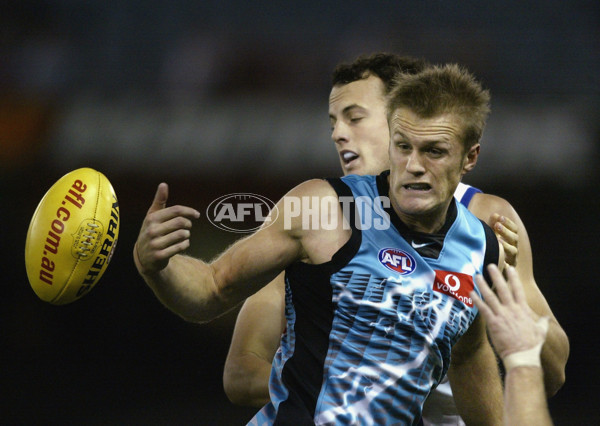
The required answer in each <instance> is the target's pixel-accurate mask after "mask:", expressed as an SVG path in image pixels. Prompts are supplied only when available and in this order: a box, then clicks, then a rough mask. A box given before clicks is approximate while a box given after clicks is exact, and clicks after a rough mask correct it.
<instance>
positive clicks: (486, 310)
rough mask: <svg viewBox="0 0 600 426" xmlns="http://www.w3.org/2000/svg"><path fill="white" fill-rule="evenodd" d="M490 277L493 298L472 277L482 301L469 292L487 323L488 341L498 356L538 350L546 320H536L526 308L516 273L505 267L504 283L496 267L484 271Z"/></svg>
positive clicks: (483, 283) (482, 283) (479, 280)
mask: <svg viewBox="0 0 600 426" xmlns="http://www.w3.org/2000/svg"><path fill="white" fill-rule="evenodd" d="M488 271H489V273H490V277H491V278H492V281H493V283H494V285H495V287H496V293H497V296H496V294H494V292H493V291H492V290H491V289H490V287H489V286H488V285H487V283H486V281H485V279H484V278H483V277H482V276H481V275H478V276H476V278H475V279H476V281H477V285H478V286H479V289H480V291H481V295H482V296H483V300H482V299H481V298H480V297H478V296H477V293H476V292H474V291H473V292H471V297H472V298H473V302H474V303H475V305H476V306H477V308H478V309H479V311H480V312H481V314H482V315H483V318H484V319H485V321H486V322H487V326H488V330H489V333H490V339H491V341H492V344H493V345H494V348H495V349H496V351H497V353H498V355H499V356H500V357H501V358H502V359H504V358H505V357H506V356H507V355H510V354H512V353H516V352H522V351H527V350H530V349H532V348H535V347H536V346H540V347H541V345H542V344H543V342H544V341H545V339H546V332H547V330H548V318H547V317H539V316H538V315H536V314H535V312H533V311H532V310H531V308H530V307H529V305H527V300H526V298H525V293H524V291H523V285H522V284H521V281H520V279H519V276H518V274H517V272H516V270H515V269H514V268H513V267H508V268H507V270H506V274H507V277H508V282H507V281H506V280H505V279H504V277H503V276H502V273H501V272H500V271H499V270H498V267H497V266H496V265H490V266H489V267H488Z"/></svg>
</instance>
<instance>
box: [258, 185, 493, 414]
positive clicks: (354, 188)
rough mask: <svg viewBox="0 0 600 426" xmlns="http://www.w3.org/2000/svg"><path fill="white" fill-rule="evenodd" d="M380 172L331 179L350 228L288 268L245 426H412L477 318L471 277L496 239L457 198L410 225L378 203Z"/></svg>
mask: <svg viewBox="0 0 600 426" xmlns="http://www.w3.org/2000/svg"><path fill="white" fill-rule="evenodd" d="M387 177H388V174H387V173H383V174H381V175H379V176H346V177H344V178H341V179H335V180H330V183H331V184H332V186H333V187H334V189H335V190H336V192H337V193H338V197H339V198H340V202H341V204H342V201H347V200H348V199H352V200H353V206H352V208H349V209H346V210H347V211H348V213H349V214H348V216H347V218H348V220H349V222H350V224H351V226H352V235H351V237H350V239H349V240H348V242H347V243H346V244H345V245H344V246H343V247H342V248H341V249H340V250H338V252H336V253H335V254H334V256H333V257H332V259H331V261H329V262H326V263H323V264H319V265H311V264H306V263H301V262H298V263H295V264H293V265H291V266H290V267H289V268H288V269H287V270H286V317H287V329H286V332H285V334H284V336H283V338H282V341H281V346H280V349H279V350H278V352H277V354H276V356H275V359H274V361H273V369H272V372H271V383H270V392H271V401H272V402H271V403H269V404H267V405H266V406H265V407H264V408H263V409H262V410H261V411H260V412H259V413H257V415H256V416H255V417H254V418H253V419H252V420H251V422H250V424H253V425H271V424H276V425H279V424H281V425H285V424H289V425H303V424H330V425H333V424H335V425H341V424H343V425H345V424H348V425H350V424H352V425H357V424H359V425H375V424H376V425H380V424H406V425H410V424H416V423H417V422H418V421H419V419H420V417H421V408H422V405H423V402H424V400H425V398H426V397H427V395H428V394H429V392H430V391H431V389H432V388H434V387H435V386H437V384H438V383H439V382H440V381H441V380H442V378H443V377H444V375H445V374H446V371H447V369H448V366H449V364H450V353H451V348H452V346H453V345H454V344H455V343H456V341H457V340H458V339H459V338H460V337H461V336H462V335H463V334H464V333H465V331H466V330H467V329H468V327H469V326H470V324H471V323H472V322H473V320H474V319H475V317H476V315H477V309H476V307H475V306H474V305H473V302H472V300H471V298H470V297H469V293H470V291H471V290H473V289H475V290H476V291H477V292H479V290H478V289H477V287H476V286H475V285H474V280H473V277H474V275H475V274H478V273H483V272H484V265H486V264H487V263H491V262H497V260H498V243H497V240H496V238H495V236H494V234H493V232H492V231H491V229H489V228H488V227H487V226H486V225H484V224H482V222H481V221H479V219H477V218H475V217H474V216H473V215H471V214H470V213H469V212H468V211H467V209H466V208H465V207H464V206H462V205H460V204H458V203H456V202H454V201H453V202H452V204H451V207H450V209H449V211H448V214H447V220H446V223H445V224H444V226H443V227H442V229H441V230H440V231H439V232H438V233H436V234H424V233H419V232H414V231H411V230H409V229H408V227H406V225H404V224H403V223H402V222H401V221H400V220H399V218H398V216H397V215H396V214H395V213H394V211H393V210H392V209H391V206H390V204H389V202H386V200H388V199H387V194H388V192H389V187H388V183H387V182H388V181H387ZM388 201H389V200H388ZM342 207H343V204H342Z"/></svg>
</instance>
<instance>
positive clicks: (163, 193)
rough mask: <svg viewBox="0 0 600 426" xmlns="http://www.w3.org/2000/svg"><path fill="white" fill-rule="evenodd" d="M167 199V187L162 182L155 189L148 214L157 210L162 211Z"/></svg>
mask: <svg viewBox="0 0 600 426" xmlns="http://www.w3.org/2000/svg"><path fill="white" fill-rule="evenodd" d="M168 199H169V186H168V185H167V184H166V183H164V182H162V183H160V184H159V185H158V188H156V193H155V194H154V200H152V204H151V205H150V208H149V209H148V213H153V212H155V211H158V210H162V209H164V208H165V207H166V205H167V200H168Z"/></svg>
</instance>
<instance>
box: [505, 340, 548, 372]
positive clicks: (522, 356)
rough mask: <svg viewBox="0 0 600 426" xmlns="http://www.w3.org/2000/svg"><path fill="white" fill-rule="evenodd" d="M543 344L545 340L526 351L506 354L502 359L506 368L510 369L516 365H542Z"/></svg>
mask: <svg viewBox="0 0 600 426" xmlns="http://www.w3.org/2000/svg"><path fill="white" fill-rule="evenodd" d="M542 344H543V342H542V343H540V344H539V345H537V346H534V347H533V348H531V349H527V350H526V351H521V352H515V353H512V354H510V355H507V356H505V357H504V359H503V360H502V362H503V363H504V369H505V370H506V371H508V370H510V369H511V368H515V367H541V366H542V361H541V359H540V353H541V351H542Z"/></svg>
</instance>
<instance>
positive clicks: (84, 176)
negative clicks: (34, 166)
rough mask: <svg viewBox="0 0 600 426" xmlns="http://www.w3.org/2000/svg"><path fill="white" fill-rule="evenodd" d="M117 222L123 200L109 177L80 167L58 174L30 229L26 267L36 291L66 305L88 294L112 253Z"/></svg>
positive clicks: (26, 244)
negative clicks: (58, 177) (120, 200)
mask: <svg viewBox="0 0 600 426" xmlns="http://www.w3.org/2000/svg"><path fill="white" fill-rule="evenodd" d="M119 223H120V220H119V203H118V201H117V196H116V194H115V191H114V189H113V187H112V185H111V184H110V182H109V180H108V179H107V178H106V176H104V175H103V174H102V173H100V172H99V171H97V170H94V169H91V168H81V169H77V170H73V171H72V172H70V173H67V174H66V175H64V176H63V177H62V178H60V179H59V180H58V181H57V182H56V183H55V184H54V185H52V187H51V188H50V189H49V190H48V192H46V194H45V195H44V198H42V200H41V201H40V203H39V204H38V206H37V208H36V210H35V213H34V214H33V217H32V218H31V223H30V224H29V230H28V231H27V240H26V242H25V266H26V268H27V277H28V278H29V283H30V284H31V287H32V288H33V291H35V294H37V295H38V297H39V298H40V299H42V300H44V301H46V302H49V303H52V304H55V305H64V304H66V303H71V302H74V301H75V300H77V299H79V298H81V297H82V296H84V295H85V294H87V293H89V292H90V290H91V289H92V288H93V287H94V286H95V285H96V284H97V283H98V281H99V280H100V278H101V277H102V275H103V274H104V271H106V267H107V266H108V263H109V262H110V259H111V257H112V255H113V253H114V250H115V247H116V245H117V238H118V236H119Z"/></svg>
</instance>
